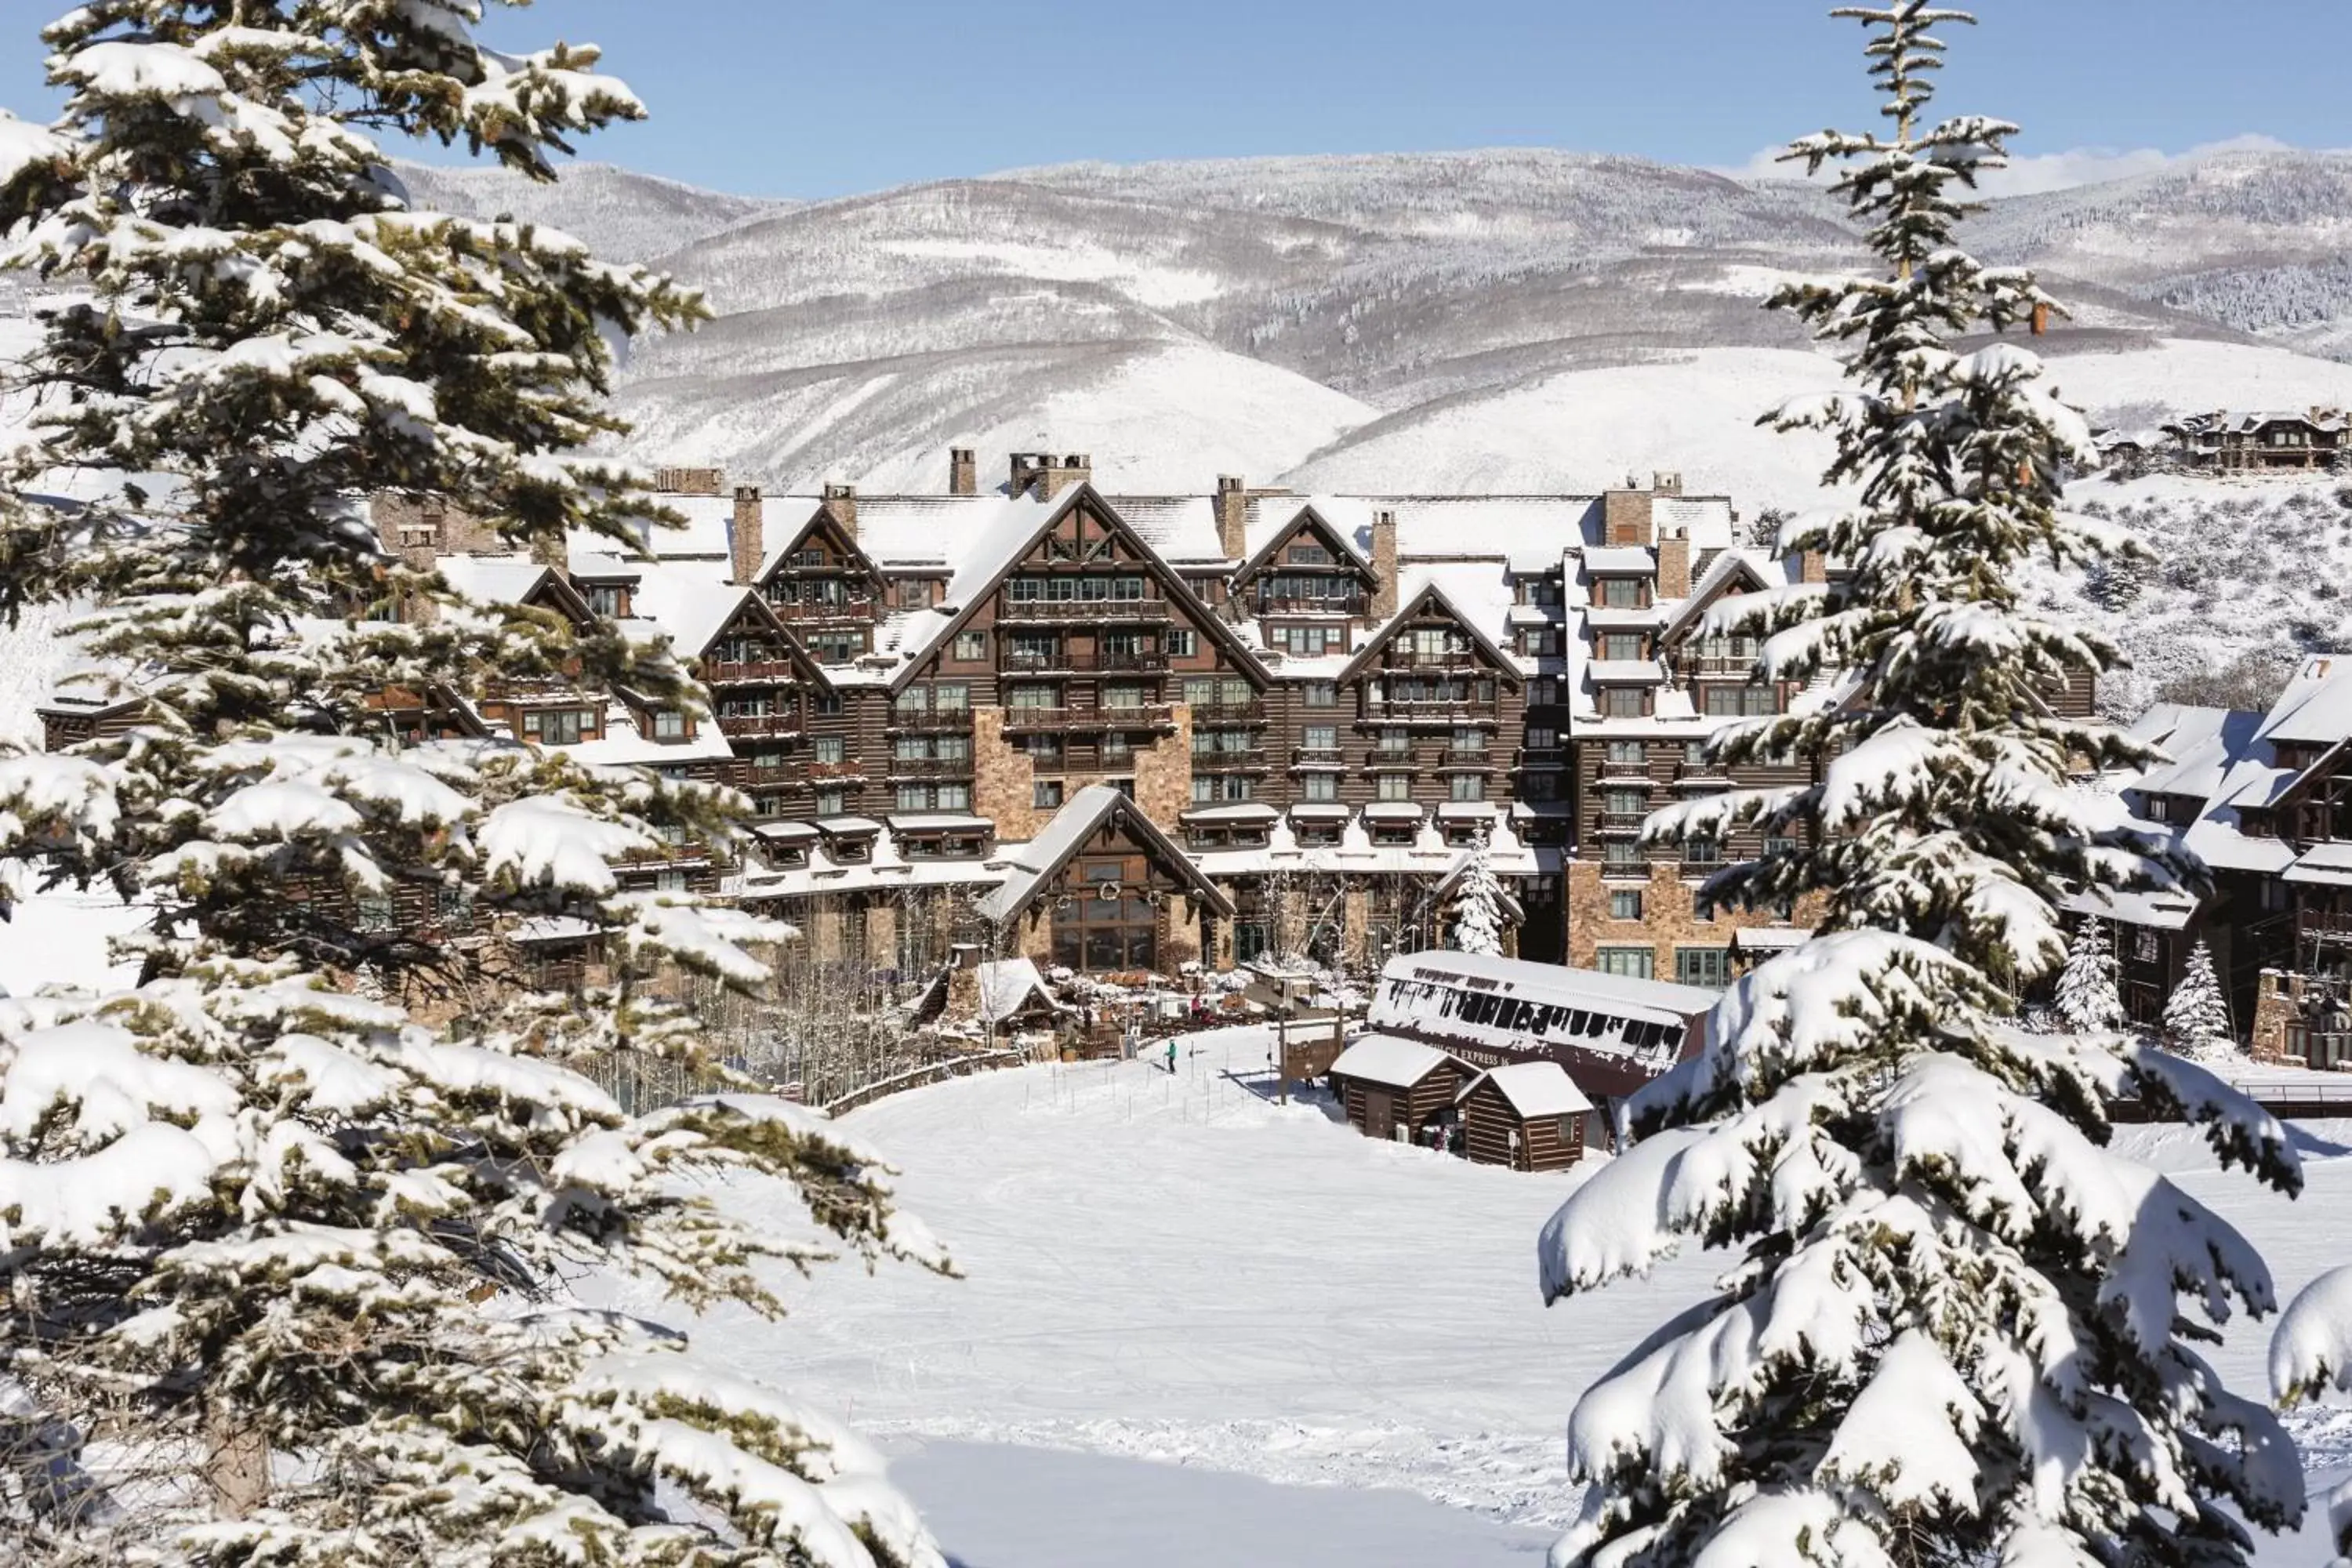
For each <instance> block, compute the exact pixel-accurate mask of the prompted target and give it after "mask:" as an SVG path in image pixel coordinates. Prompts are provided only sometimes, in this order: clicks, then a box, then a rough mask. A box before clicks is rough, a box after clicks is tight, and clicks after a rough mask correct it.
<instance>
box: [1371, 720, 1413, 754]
mask: <svg viewBox="0 0 2352 1568" xmlns="http://www.w3.org/2000/svg"><path fill="white" fill-rule="evenodd" d="M1379 750H1380V751H1381V752H1384V753H1386V754H1387V755H1389V756H1392V757H1394V756H1402V755H1404V754H1405V753H1406V752H1410V751H1412V731H1409V730H1402V729H1398V728H1396V727H1394V726H1391V727H1390V728H1388V729H1384V730H1382V731H1381V738H1380V742H1379Z"/></svg>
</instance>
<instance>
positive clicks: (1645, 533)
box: [1601, 483, 1657, 548]
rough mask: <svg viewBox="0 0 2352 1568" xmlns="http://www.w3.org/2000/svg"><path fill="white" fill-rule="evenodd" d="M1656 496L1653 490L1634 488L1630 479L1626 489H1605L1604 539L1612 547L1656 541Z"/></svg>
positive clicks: (1604, 542) (1603, 509) (1603, 505)
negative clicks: (1653, 526)
mask: <svg viewBox="0 0 2352 1568" xmlns="http://www.w3.org/2000/svg"><path fill="white" fill-rule="evenodd" d="M1653 499H1654V497H1653V496H1652V494H1651V492H1650V491H1648V490H1637V489H1633V487H1632V486H1631V484H1630V483H1629V484H1628V485H1627V487H1626V488H1625V489H1622V490H1609V491H1606V492H1604V493H1603V494H1602V495H1601V543H1603V544H1606V545H1609V546H1611V547H1612V548H1615V547H1618V546H1622V545H1638V546H1643V547H1647V546H1649V545H1652V544H1654V543H1656V542H1657V536H1656V534H1655V533H1654V531H1653V529H1652V526H1651V520H1652V517H1653V515H1654V512H1653V509H1652V506H1651V501H1652V500H1653Z"/></svg>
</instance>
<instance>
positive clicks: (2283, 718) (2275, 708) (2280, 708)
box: [2256, 655, 2352, 746]
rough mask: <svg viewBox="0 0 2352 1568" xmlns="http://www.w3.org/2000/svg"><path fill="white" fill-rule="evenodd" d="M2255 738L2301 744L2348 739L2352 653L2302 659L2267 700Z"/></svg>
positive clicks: (2351, 712) (2351, 716)
mask: <svg viewBox="0 0 2352 1568" xmlns="http://www.w3.org/2000/svg"><path fill="white" fill-rule="evenodd" d="M2256 738H2257V739H2259V740H2263V741H2267V742H2272V743H2273V744H2277V743H2279V742H2285V743H2286V744H2289V745H2302V746H2332V745H2335V744H2336V743H2337V742H2342V741H2347V740H2352V657H2346V656H2342V655H2333V656H2327V657H2323V658H2310V659H2305V661H2304V665H2303V668H2301V669H2298V670H2296V671H2295V673H2294V679H2291V680H2289V681H2288V682H2287V685H2286V689H2285V690H2284V691H2282V692H2280V693H2279V697H2278V700H2277V701H2275V702H2273V703H2272V704H2271V710H2270V716H2269V717H2268V718H2267V719H2265V720H2264V721H2263V726H2262V730H2261V731H2260V733H2259V734H2258V735H2257V737H2256Z"/></svg>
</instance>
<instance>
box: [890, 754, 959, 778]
mask: <svg viewBox="0 0 2352 1568" xmlns="http://www.w3.org/2000/svg"><path fill="white" fill-rule="evenodd" d="M889 773H890V776H891V777H892V778H894V779H957V778H963V779H968V778H970V777H971V758H970V757H893V758H891V759H890V769H889Z"/></svg>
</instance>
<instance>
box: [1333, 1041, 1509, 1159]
mask: <svg viewBox="0 0 2352 1568" xmlns="http://www.w3.org/2000/svg"><path fill="white" fill-rule="evenodd" d="M1475 1070H1476V1069H1475V1068H1471V1067H1469V1066H1468V1065H1467V1064H1465V1063H1464V1062H1462V1061H1459V1060H1457V1059H1456V1058H1453V1057H1450V1056H1447V1055H1446V1054H1445V1053H1444V1051H1441V1050H1439V1049H1437V1048H1436V1047H1434V1046H1424V1045H1423V1044H1421V1043H1420V1042H1419V1041H1416V1040H1401V1039H1398V1038H1397V1037H1394V1036H1393V1035H1366V1036H1364V1037H1362V1038H1361V1039H1360V1040H1358V1041H1356V1042H1355V1043H1354V1044H1353V1045H1350V1046H1349V1047H1348V1048H1347V1049H1346V1050H1344V1051H1341V1052H1340V1053H1339V1059H1338V1060H1337V1061H1334V1062H1333V1063H1332V1064H1331V1088H1332V1091H1333V1092H1334V1093H1336V1094H1338V1095H1339V1102H1340V1104H1341V1105H1343V1106H1345V1107H1346V1108H1347V1113H1348V1125H1349V1126H1350V1127H1353V1128H1355V1129H1356V1130H1357V1131H1360V1132H1361V1133H1362V1134H1363V1135H1364V1136H1365V1137H1367V1138H1387V1139H1402V1140H1406V1141H1411V1142H1422V1141H1423V1129H1424V1128H1426V1127H1428V1126H1429V1125H1430V1124H1431V1123H1433V1122H1444V1121H1450V1120H1451V1119H1452V1116H1453V1111H1454V1096H1455V1095H1456V1094H1458V1093H1460V1092H1461V1089H1462V1086H1463V1085H1464V1084H1465V1083H1467V1082H1468V1081H1469V1080H1470V1079H1471V1077H1472V1076H1473V1075H1474V1073H1475Z"/></svg>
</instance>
